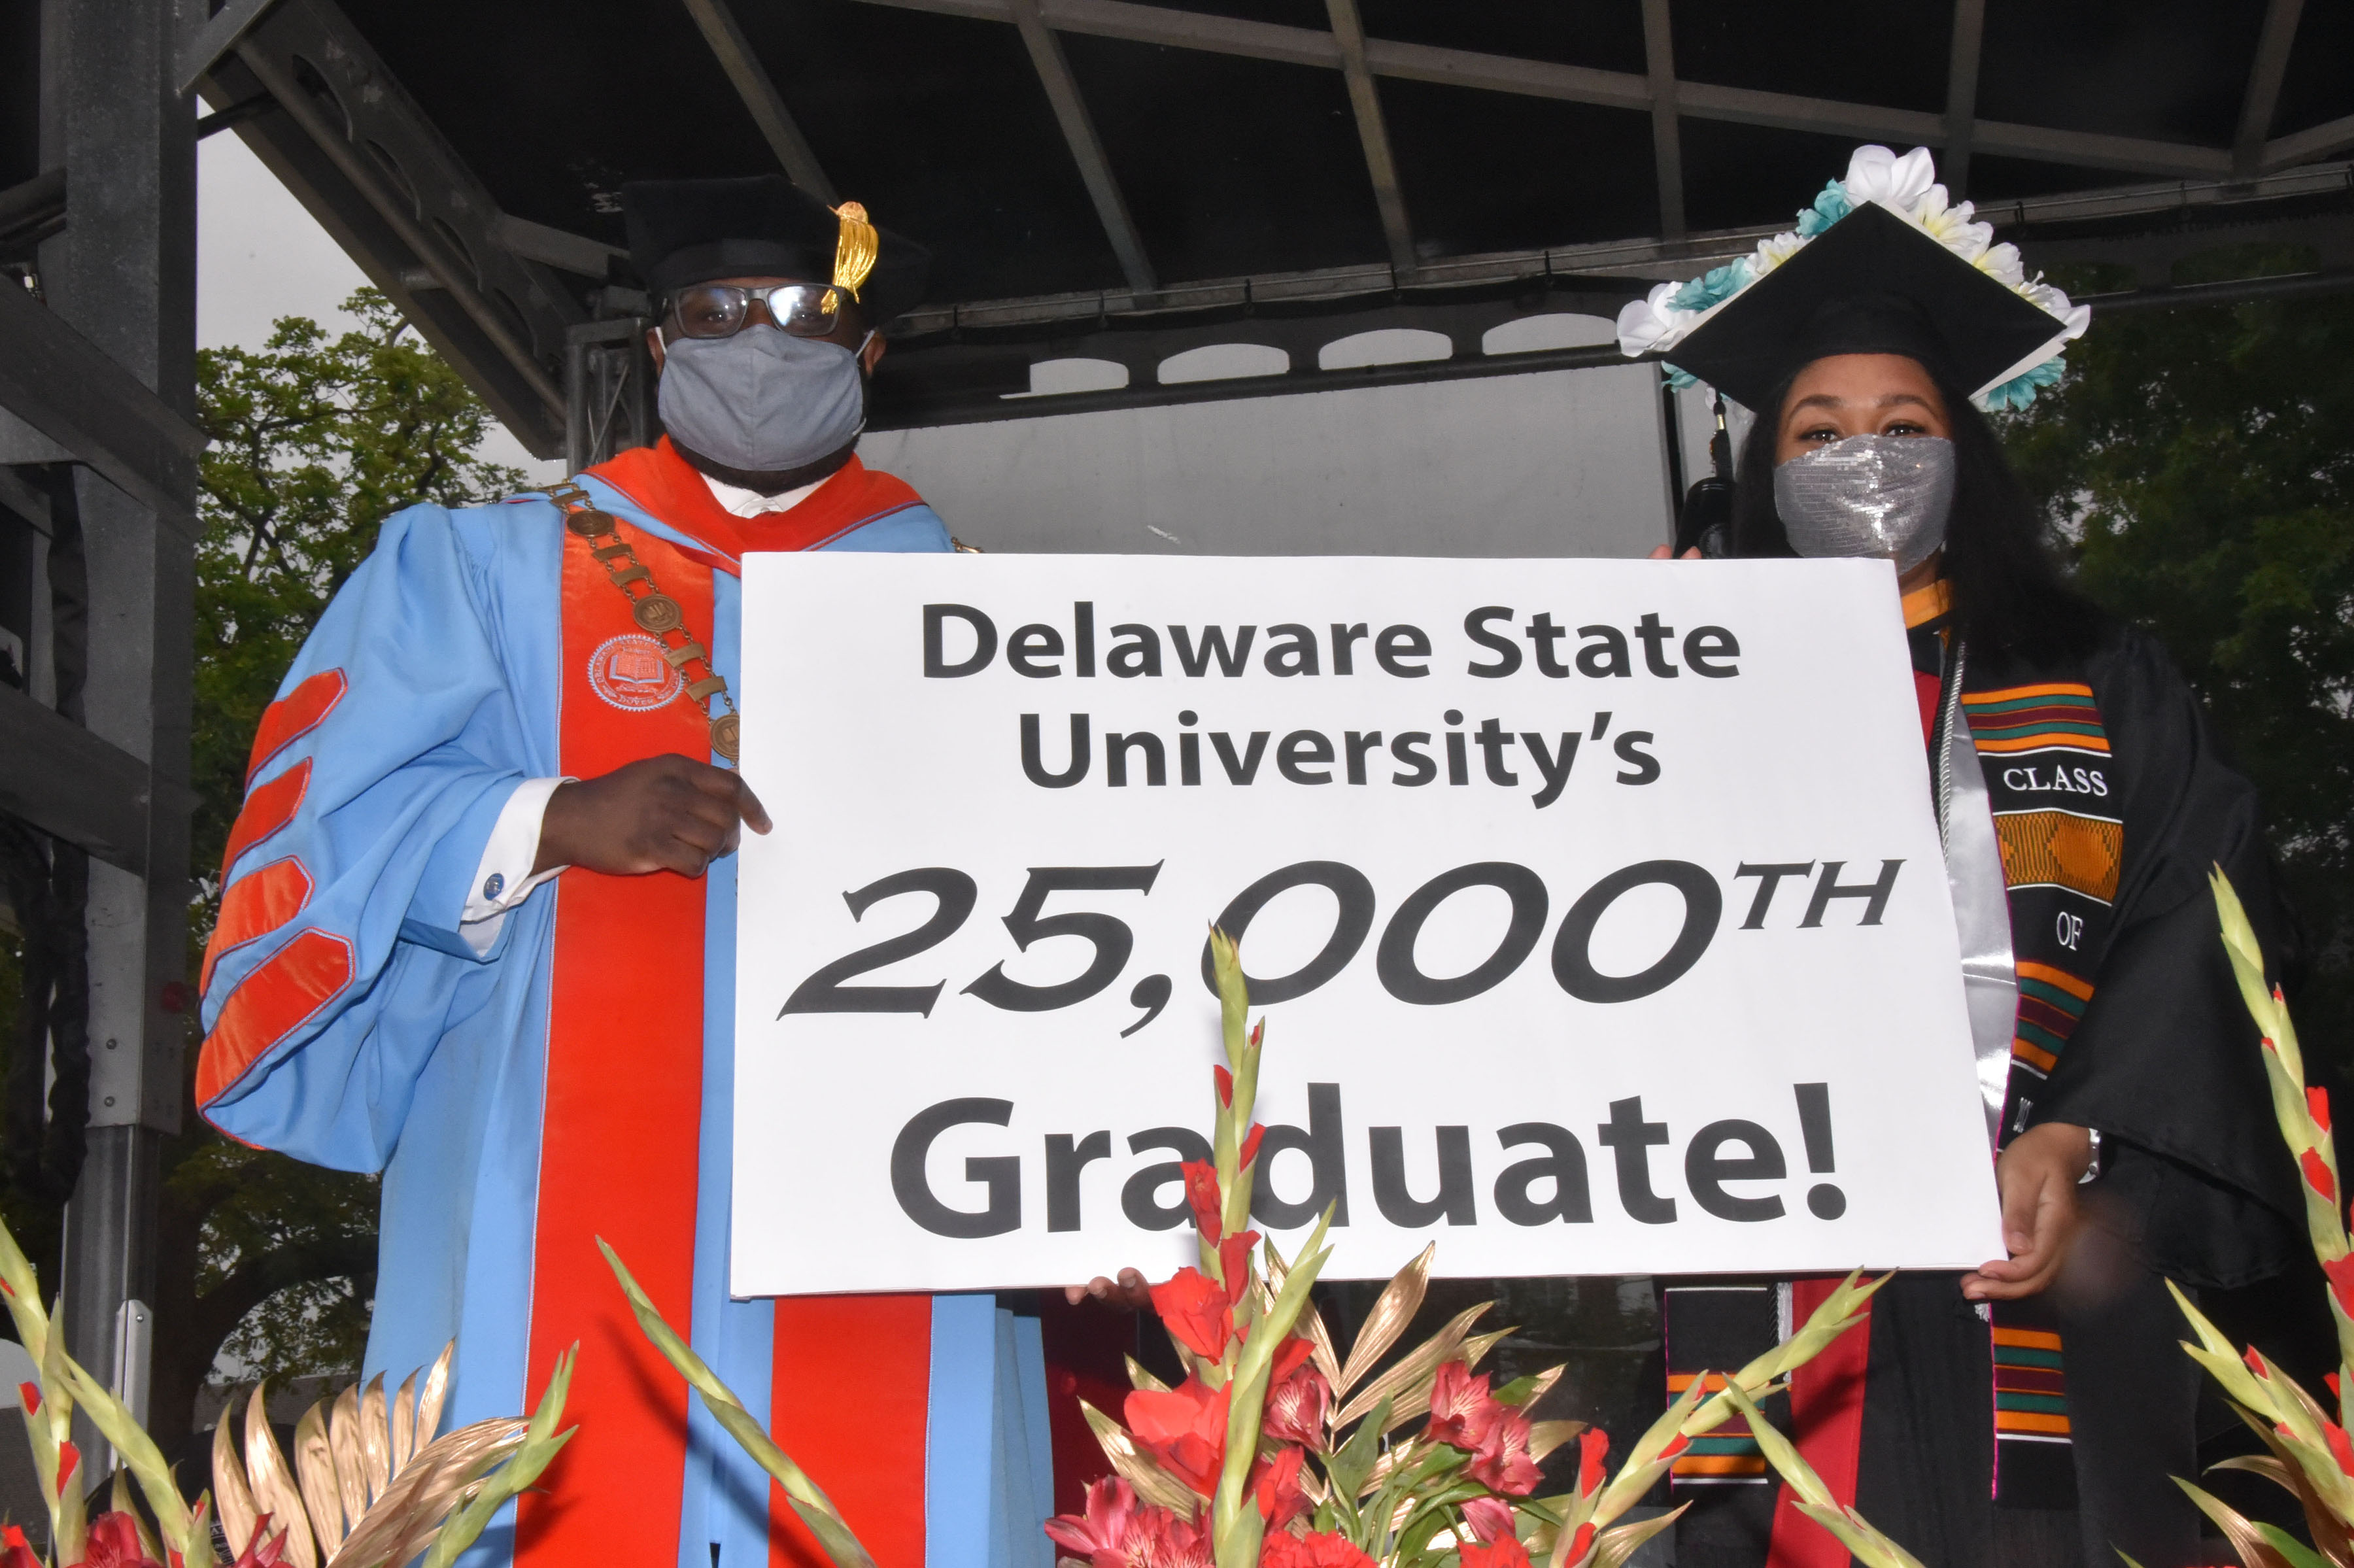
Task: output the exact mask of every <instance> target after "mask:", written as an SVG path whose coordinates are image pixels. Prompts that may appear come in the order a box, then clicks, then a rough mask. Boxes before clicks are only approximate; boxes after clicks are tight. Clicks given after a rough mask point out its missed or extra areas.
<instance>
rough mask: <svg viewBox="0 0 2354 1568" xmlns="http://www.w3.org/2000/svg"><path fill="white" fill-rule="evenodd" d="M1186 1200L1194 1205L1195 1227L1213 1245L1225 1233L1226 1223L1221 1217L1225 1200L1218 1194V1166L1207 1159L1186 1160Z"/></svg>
mask: <svg viewBox="0 0 2354 1568" xmlns="http://www.w3.org/2000/svg"><path fill="white" fill-rule="evenodd" d="M1185 1201H1186V1202H1188V1203H1191V1204H1193V1228H1194V1229H1195V1230H1198V1231H1200V1232H1201V1233H1202V1239H1203V1240H1204V1241H1205V1242H1207V1243H1209V1244H1210V1245H1212V1246H1215V1245H1218V1238H1219V1237H1220V1236H1222V1235H1224V1234H1225V1229H1226V1223H1225V1220H1224V1219H1223V1218H1221V1217H1220V1211H1221V1210H1223V1209H1224V1208H1225V1199H1224V1198H1222V1197H1220V1196H1219V1195H1218V1171H1217V1167H1215V1166H1214V1165H1211V1164H1209V1163H1208V1162H1207V1161H1205V1160H1187V1161H1185Z"/></svg>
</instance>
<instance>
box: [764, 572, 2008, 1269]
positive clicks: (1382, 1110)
mask: <svg viewBox="0 0 2354 1568" xmlns="http://www.w3.org/2000/svg"><path fill="white" fill-rule="evenodd" d="M1886 574H1887V567H1885V566H1884V565H1880V564H1871V563H1855V564H1847V563H1835V564H1815V565H1791V564H1785V563H1755V564H1743V565H1739V566H1730V565H1728V566H1721V567H1710V568H1707V569H1704V570H1701V569H1693V568H1690V567H1684V568H1677V569H1665V568H1662V567H1655V566H1649V565H1648V564H1638V563H1608V562H1577V563H1572V562H1512V563H1509V564H1500V563H1483V562H1465V561H1382V560H1345V561H1333V560H1319V561H1288V560H1270V561H1254V562H1252V563H1250V564H1249V566H1248V567H1247V568H1241V567H1237V566H1236V565H1235V564H1234V563H1229V562H1220V561H1210V560H1198V561H1196V560H1172V561H1166V562H1157V563H1155V565H1154V567H1153V571H1152V575H1151V577H1150V581H1149V582H1142V583H1140V582H1139V581H1138V580H1137V578H1138V574H1137V572H1136V571H1135V564H1134V563H1133V562H1114V561H1109V560H1101V559H1091V558H1085V557H1047V558H1040V557H1032V558H1026V559H1025V558H1015V557H984V558H982V559H981V560H978V561H976V560H971V559H965V560H959V561H953V562H947V563H932V562H909V561H897V562H894V563H892V565H891V569H889V570H888V571H878V570H875V569H874V568H873V567H870V566H868V565H867V564H866V563H863V562H860V561H858V560H856V559H854V558H849V557H843V558H824V559H821V558H817V557H782V556H779V557H755V558H754V559H753V560H752V561H751V562H750V563H749V564H748V577H747V587H748V613H747V615H746V618H745V620H746V629H745V642H746V649H745V675H744V685H745V690H746V694H747V699H748V700H747V703H746V712H747V713H748V715H757V716H754V717H751V718H749V719H748V724H747V729H746V755H745V774H746V778H747V780H748V782H749V784H750V785H751V787H752V788H754V789H758V791H759V792H760V794H761V796H762V798H764V799H765V800H768V801H769V802H770V803H771V805H772V806H773V807H774V808H775V809H776V810H779V812H780V813H782V815H783V816H784V817H785V818H786V819H787V820H790V821H798V822H801V823H803V824H806V826H805V827H804V829H803V830H802V831H801V832H799V833H796V834H794V835H790V842H789V837H788V836H787V835H778V836H775V837H770V838H766V839H753V840H748V841H747V842H745V845H744V855H743V858H744V865H743V872H742V878H743V881H742V895H741V896H742V906H741V911H740V925H739V944H738V965H739V977H740V984H739V1009H738V1026H739V1028H740V1029H741V1031H742V1034H741V1036H740V1039H739V1043H738V1061H737V1169H738V1176H739V1180H740V1181H741V1185H740V1186H739V1188H738V1192H739V1194H745V1195H747V1196H745V1197H744V1198H743V1199H742V1200H741V1201H739V1202H738V1203H737V1207H736V1225H735V1238H734V1255H735V1265H734V1270H735V1278H734V1287H735V1289H736V1290H737V1292H738V1293H739V1294H769V1293H792V1292H807V1291H830V1290H868V1289H896V1288H923V1289H958V1288H972V1287H990V1286H1007V1285H1014V1284H1044V1283H1054V1284H1061V1283H1064V1282H1066V1281H1068V1280H1071V1279H1076V1278H1085V1277H1088V1276H1089V1275H1091V1274H1093V1273H1095V1272H1096V1271H1097V1269H1098V1268H1099V1267H1100V1266H1101V1264H1102V1262H1103V1260H1104V1259H1105V1258H1106V1257H1107V1256H1108V1255H1110V1256H1128V1257H1134V1258H1137V1259H1138V1260H1139V1261H1140V1263H1143V1264H1144V1265H1145V1266H1146V1267H1145V1272H1146V1273H1147V1274H1148V1275H1152V1274H1158V1273H1159V1272H1161V1268H1160V1266H1159V1265H1158V1264H1156V1263H1155V1262H1154V1260H1155V1259H1157V1258H1160V1257H1161V1255H1163V1254H1164V1253H1165V1254H1166V1255H1167V1258H1168V1260H1170V1261H1172V1262H1173V1261H1174V1260H1175V1259H1176V1258H1177V1257H1178V1255H1179V1254H1180V1252H1181V1250H1182V1247H1183V1245H1184V1237H1183V1234H1182V1224H1183V1215H1184V1212H1185V1210H1184V1203H1183V1199H1182V1192H1180V1190H1179V1189H1180V1183H1179V1180H1178V1169H1177V1168H1178V1165H1179V1163H1180V1162H1182V1160H1187V1159H1193V1158H1199V1157H1200V1150H1199V1148H1198V1147H1197V1145H1199V1143H1200V1142H1201V1134H1200V1133H1199V1132H1198V1131H1197V1130H1195V1129H1193V1128H1180V1127H1148V1126H1144V1125H1142V1124H1141V1120H1150V1119H1151V1117H1150V1113H1149V1111H1147V1110H1146V1109H1145V1107H1152V1106H1155V1105H1160V1104H1165V1103H1168V1099H1169V1097H1170V1096H1172V1094H1175V1093H1180V1092H1182V1091H1180V1090H1179V1089H1178V1087H1177V1086H1179V1085H1181V1084H1182V1083H1183V1082H1184V1081H1185V1075H1187V1074H1188V1073H1190V1072H1193V1071H1197V1070H1198V1066H1199V1057H1200V1055H1201V1053H1202V1052H1203V1051H1204V1050H1206V1049H1207V1048H1208V1044H1209V1042H1208V1036H1207V1035H1206V1034H1205V1033H1204V1027H1203V1022H1202V1021H1203V1019H1204V1016H1205V1010H1204V1008H1203V1007H1202V1006H1201V1005H1200V1002H1201V1001H1204V1000H1205V993H1204V992H1203V991H1200V990H1198V989H1197V988H1199V987H1201V986H1202V985H1203V984H1204V979H1203V973H1204V969H1203V965H1204V959H1203V952H1204V931H1205V928H1206V927H1207V926H1208V925H1209V924H1211V923H1213V922H1214V923H1216V924H1218V925H1219V926H1221V927H1224V928H1225V929H1226V930H1228V931H1230V932H1232V933H1234V934H1235V936H1236V937H1237V938H1240V939H1241V941H1242V947H1243V953H1244V961H1245V966H1246V969H1247V971H1248V972H1249V974H1250V975H1251V976H1252V991H1253V999H1254V1001H1255V1003H1257V1004H1258V1005H1272V1006H1279V1007H1281V1008H1282V1009H1283V1010H1284V1018H1285V1020H1286V1027H1287V1033H1288V1035H1289V1036H1290V1037H1291V1038H1293V1039H1294V1040H1295V1041H1297V1042H1298V1043H1299V1044H1297V1046H1296V1047H1295V1048H1296V1049H1298V1050H1299V1052H1301V1053H1302V1056H1303V1062H1304V1068H1303V1071H1302V1072H1301V1073H1300V1074H1299V1080H1297V1081H1299V1082H1300V1083H1301V1084H1302V1089H1301V1090H1300V1091H1297V1092H1295V1095H1294V1098H1293V1100H1292V1102H1291V1103H1286V1102H1285V1100H1284V1099H1283V1098H1282V1097H1280V1094H1278V1096H1277V1097H1273V1098H1271V1099H1270V1101H1269V1103H1268V1105H1267V1121H1268V1123H1269V1131H1268V1134H1267V1138H1268V1149H1269V1150H1271V1151H1272V1153H1271V1157H1270V1158H1269V1160H1268V1162H1267V1163H1268V1172H1267V1181H1266V1182H1265V1183H1264V1184H1263V1189H1262V1192H1261V1193H1260V1195H1259V1197H1258V1199H1257V1203H1256V1205H1255V1213H1257V1217H1258V1219H1259V1220H1260V1221H1261V1223H1262V1224H1265V1225H1267V1226H1268V1227H1271V1228H1273V1229H1275V1230H1277V1231H1278V1232H1283V1231H1288V1230H1293V1229H1297V1228H1299V1227H1301V1226H1304V1225H1305V1224H1309V1223H1310V1222H1311V1220H1312V1218H1313V1216H1314V1215H1315V1214H1316V1213H1320V1212H1321V1210H1322V1209H1323V1208H1324V1207H1325V1205H1326V1204H1328V1203H1332V1204H1336V1205H1337V1211H1336V1217H1335V1227H1334V1234H1335V1236H1336V1238H1337V1239H1338V1243H1339V1252H1338V1253H1337V1255H1336V1257H1335V1262H1334V1266H1335V1267H1336V1268H1337V1269H1339V1270H1340V1272H1341V1276H1343V1277H1345V1276H1347V1275H1350V1274H1352V1273H1363V1274H1367V1275H1380V1274H1385V1273H1386V1272H1387V1271H1388V1270H1389V1269H1390V1268H1391V1267H1392V1266H1394V1258H1395V1257H1396V1256H1397V1255H1400V1249H1401V1248H1405V1249H1406V1250H1408V1251H1411V1250H1413V1248H1414V1246H1415V1245H1419V1244H1418V1242H1414V1241H1413V1238H1416V1237H1421V1236H1424V1235H1425V1234H1426V1233H1428V1232H1429V1231H1430V1230H1432V1229H1433V1228H1434V1227H1438V1226H1441V1225H1443V1226H1444V1227H1445V1229H1446V1240H1447V1245H1446V1246H1445V1247H1443V1248H1441V1250H1440V1255H1439V1263H1440V1266H1441V1268H1442V1269H1444V1270H1446V1271H1447V1272H1451V1273H1456V1274H1467V1275H1512V1274H1541V1273H1596V1274H1599V1273H1617V1272H1650V1271H1669V1270H1677V1269H1683V1270H1691V1269H1710V1270H1722V1269H1744V1268H1747V1269H1755V1268H1769V1267H1770V1268H1784V1269H1788V1268H1843V1267H1846V1266H1851V1265H1853V1264H1855V1263H1857V1262H1862V1261H1869V1262H1872V1263H1875V1264H1904V1265H1913V1266H1944V1267H1955V1266H1967V1264H1969V1263H1972V1262H1975V1261H1976V1260H1978V1259H1979V1258H1983V1257H1986V1256H1988V1255H1992V1254H1995V1253H1998V1252H1999V1250H2000V1249H1999V1242H1998V1239H1997V1238H1998V1230H1997V1226H1996V1224H1995V1220H1996V1213H1995V1205H1994V1203H1993V1202H1992V1195H1993V1194H1992V1183H1991V1180H1990V1176H1989V1173H1988V1162H1987V1155H1986V1144H1985V1131H1984V1127H1983V1123H1982V1118H1981V1113H1980V1111H1979V1109H1978V1102H1977V1097H1976V1095H1975V1093H1974V1091H1973V1088H1972V1081H1971V1054H1970V1047H1969V1043H1968V1038H1967V1025H1966V1023H1965V1021H1964V1018H1963V1014H1962V1008H1961V999H1960V993H1959V987H1958V983H1957V981H1956V978H1955V975H1954V972H1953V968H1954V966H1953V954H1954V936H1953V926H1952V916H1951V913H1950V910H1949V908H1948V906H1947V903H1946V889H1945V883H1944V878H1943V875H1942V874H1941V872H1940V870H1939V857H1938V842H1937V837H1936V831H1935V822H1934V821H1933V819H1932V817H1931V814H1930V812H1929V810H1928V808H1927V801H1928V800H1929V791H1928V789H1927V781H1926V779H1925V778H1924V777H1923V762H1922V758H1921V753H1920V748H1919V746H1918V743H1917V739H1915V736H1917V727H1918V726H1917V722H1916V711H1915V706H1914V695H1913V693H1912V692H1911V691H1910V689H1909V685H1908V683H1905V682H1904V681H1903V675H1902V671H1903V661H1902V659H1901V657H1899V652H1900V650H1901V639H1902V636H1903V629H1902V627H1901V625H1900V624H1899V623H1898V621H1897V619H1896V617H1895V615H1894V613H1893V602H1892V599H1891V596H1890V595H1889V593H1888V589H1887V584H1886ZM1760 577H1771V578H1772V579H1773V580H1772V582H1771V583H1770V584H1761V583H1760V582H1758V581H1757V580H1756V579H1758V578H1760ZM1768 607H1770V608H1768ZM787 669H794V670H799V671H802V672H820V673H822V675H823V677H824V678H822V679H819V680H808V679H803V680H798V681H790V682H789V681H786V680H784V679H781V678H780V677H779V676H778V675H775V674H771V673H769V672H781V671H784V670H787ZM943 778H950V779H956V780H958V781H959V789H958V792H957V794H956V796H955V798H954V799H953V800H944V799H943V798H942V797H941V795H940V792H939V782H938V781H939V780H940V779H943ZM883 822H889V823H892V824H893V826H892V827H891V829H890V831H889V832H887V833H886V832H877V831H874V829H873V828H872V827H871V826H869V824H880V823H883ZM789 955H790V956H789ZM1187 997H1191V998H1192V999H1193V1000H1192V1001H1184V1002H1182V1005H1172V1000H1177V999H1183V998H1187ZM885 1062H887V1063H889V1064H890V1068H889V1071H887V1072H882V1073H878V1072H876V1071H875V1067H876V1065H878V1064H881V1063H885ZM1499 1090H1503V1091H1505V1092H1502V1093H1499ZM812 1105H822V1106H825V1107H828V1110H827V1113H826V1114H825V1115H823V1116H822V1117H812V1116H811V1115H810V1114H809V1112H808V1108H807V1107H811V1106H812ZM1131 1107H1134V1108H1131ZM788 1118H790V1124H791V1125H792V1126H793V1127H794V1129H795V1130H794V1134H793V1136H791V1137H790V1138H786V1139H779V1138H777V1137H775V1136H773V1129H774V1128H776V1127H777V1126H778V1125H779V1122H782V1121H785V1120H787V1119H788ZM1140 1118H1141V1120H1140ZM825 1172H831V1173H832V1174H831V1175H830V1176H823V1177H822V1173H825ZM811 1192H823V1193H824V1194H825V1201H824V1202H822V1203H815V1204H812V1203H810V1202H805V1201H801V1200H800V1199H796V1200H795V1201H793V1202H762V1201H760V1200H759V1199H758V1198H755V1197H751V1196H748V1195H750V1194H760V1193H769V1194H783V1193H799V1194H809V1193H811ZM1156 1233H1157V1234H1156ZM1410 1244H1411V1245H1410Z"/></svg>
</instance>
